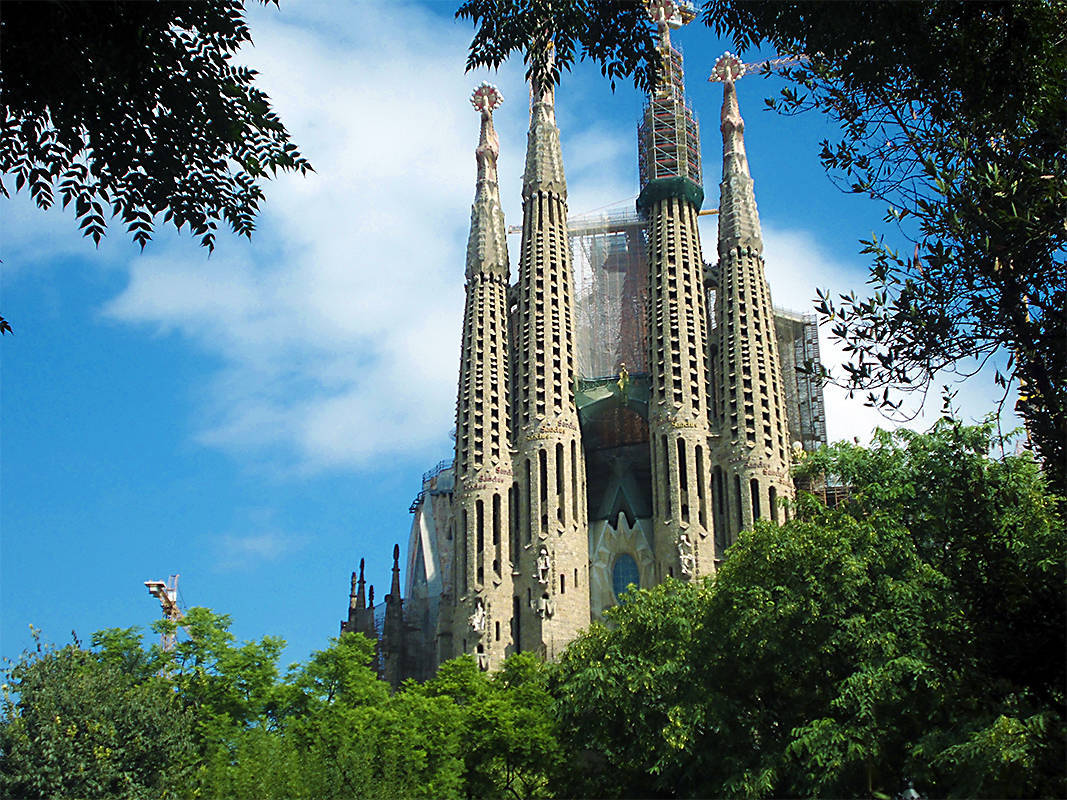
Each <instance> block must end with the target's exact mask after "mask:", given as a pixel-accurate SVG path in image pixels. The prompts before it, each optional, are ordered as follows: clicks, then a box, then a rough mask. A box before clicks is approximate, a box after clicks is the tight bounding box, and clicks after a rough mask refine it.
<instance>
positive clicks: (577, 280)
mask: <svg viewBox="0 0 1067 800" xmlns="http://www.w3.org/2000/svg"><path fill="white" fill-rule="evenodd" d="M568 227H569V229H570V237H571V253H572V259H573V264H574V286H575V293H574V299H575V302H574V312H575V323H576V328H577V329H576V331H575V349H576V351H577V353H576V355H577V360H578V377H580V378H584V379H595V378H604V377H607V376H610V375H618V374H619V372H620V371H621V370H622V368H623V366H624V365H625V367H626V369H627V370H628V371H629V372H631V373H644V372H648V321H647V311H646V300H647V298H648V247H647V244H646V235H645V231H646V223H645V221H644V220H643V219H642V218H641V217H639V216H638V215H637V213H636V212H632V211H629V212H614V213H612V214H603V215H591V216H586V217H572V218H571V219H569V220H568Z"/></svg>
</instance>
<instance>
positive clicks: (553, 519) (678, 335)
mask: <svg viewBox="0 0 1067 800" xmlns="http://www.w3.org/2000/svg"><path fill="white" fill-rule="evenodd" d="M649 6H650V9H651V12H652V14H653V18H654V19H655V20H656V23H657V27H658V30H659V39H660V41H659V51H660V53H661V56H662V58H663V66H664V70H663V73H662V74H663V78H662V80H661V82H660V84H659V86H658V87H657V89H656V91H654V92H653V93H652V94H651V96H650V97H649V98H648V103H647V104H646V106H645V109H644V113H643V117H642V121H641V124H640V127H639V129H638V155H639V158H638V161H639V172H640V178H641V187H640V195H639V198H638V203H637V213H633V212H629V213H625V214H615V215H611V216H602V217H597V218H593V217H587V218H574V217H570V218H569V217H568V209H567V184H566V179H565V177H564V170H563V156H562V149H561V146H560V131H559V129H558V128H557V126H556V119H555V105H554V92H553V91H549V92H547V93H545V94H543V95H540V96H533V97H532V98H531V102H530V120H529V122H530V125H529V134H528V140H527V150H526V161H525V170H524V172H523V181H522V226H521V235H520V239H519V248H520V249H519V257H518V275H517V280H516V282H515V283H514V284H510V262H509V259H508V248H507V241H506V236H507V229H506V228H505V226H504V217H503V212H502V211H501V207H500V190H499V186H498V182H497V170H496V165H497V158H498V156H499V144H498V140H497V136H496V133H495V131H494V128H493V112H494V111H495V110H496V108H497V107H498V106H499V105H500V103H501V101H502V98H501V96H500V93H499V92H498V91H497V90H496V89H495V88H494V87H492V86H490V85H489V84H483V85H482V86H480V87H478V88H477V89H476V90H475V92H474V95H473V97H472V102H473V104H474V106H475V108H476V109H477V110H478V112H479V114H480V117H481V134H480V140H479V144H478V148H477V151H476V160H477V179H476V190H475V200H474V206H473V209H472V211H471V225H470V238H469V241H468V247H467V260H466V273H465V279H466V303H465V307H464V314H463V330H462V336H461V347H460V370H459V388H458V393H457V400H456V447H455V453H454V456H453V458H452V459H450V460H448V461H443V462H441V463H440V464H438V465H437V466H436V467H435V468H433V469H432V470H430V471H429V472H427V473H425V474H424V475H423V482H422V490H421V491H420V492H419V495H418V497H416V499H415V501H414V502H413V503H412V505H411V511H412V512H413V514H414V522H413V525H412V530H411V537H410V539H409V545H408V548H407V564H406V575H407V581H406V589H405V595H406V596H405V597H404V598H403V599H402V598H401V592H400V573H401V568H400V566H399V555H400V553H399V550H398V549H394V558H393V574H392V586H391V591H390V593H389V595H388V596H387V598H386V602H385V603H384V609H383V608H381V607H379V608H377V609H376V608H375V607H374V601H373V594H371V599H370V601H369V602H367V601H366V600H365V598H364V591H363V588H364V578H363V570H362V565H361V568H360V573H359V577H358V578H357V577H356V576H355V575H353V578H352V580H353V583H352V590H351V597H350V601H349V614H348V619H347V620H346V621H345V623H343V625H342V630H343V631H345V630H350V631H357V632H361V633H365V634H368V635H377V636H378V637H379V639H380V646H379V659H378V661H379V668H380V670H381V673H382V675H383V677H385V678H386V679H388V680H389V682H390V683H392V684H393V685H394V686H395V685H398V684H399V682H400V681H401V680H403V679H404V678H407V677H413V678H416V679H418V680H424V679H426V678H429V677H431V676H432V675H433V673H434V671H435V670H436V668H437V666H438V665H439V664H440V663H441V662H442V661H444V660H447V659H449V658H453V657H456V656H461V655H467V656H470V657H472V658H474V659H475V661H476V663H477V664H478V665H479V666H480V667H481V668H482V669H485V670H495V669H498V668H499V667H500V665H501V663H502V661H503V659H505V658H506V657H507V656H508V655H511V654H512V653H517V652H523V651H527V652H533V653H536V654H538V655H539V656H541V657H543V658H548V659H552V658H556V657H558V656H559V654H560V653H561V651H562V650H563V648H565V647H566V645H567V644H568V643H569V642H570V641H572V640H573V639H574V638H575V636H577V635H578V634H579V633H580V631H581V630H582V629H583V628H585V627H586V626H588V625H589V623H590V620H592V619H600V618H601V616H602V614H603V612H604V611H605V610H606V609H608V608H610V607H611V606H612V605H614V604H615V603H617V602H618V599H619V596H620V595H621V594H623V593H624V592H626V591H627V590H628V587H629V586H632V585H637V586H639V587H647V586H652V585H654V584H656V583H659V582H661V581H664V580H669V579H681V580H697V579H701V578H705V577H710V576H712V575H714V573H715V571H716V568H717V565H718V564H719V563H720V562H721V560H722V559H723V558H724V557H726V554H727V550H728V548H729V546H730V545H731V544H732V543H733V542H734V540H735V539H736V538H737V535H738V533H739V532H740V531H741V530H743V529H745V528H749V527H751V526H752V525H753V524H754V523H755V522H756V521H757V520H769V521H774V522H778V521H782V520H784V519H785V518H786V515H787V514H788V511H789V506H788V503H787V501H788V500H789V499H791V498H792V495H793V485H792V481H791V479H790V475H789V465H790V458H791V453H792V452H793V451H794V450H795V449H796V448H804V449H809V450H810V449H815V448H817V447H818V446H819V445H820V444H823V443H825V440H826V432H825V420H824V415H823V405H822V389H821V386H820V385H819V384H818V383H816V382H815V380H814V379H813V378H811V377H810V376H808V375H806V374H805V373H804V372H803V371H802V370H798V369H797V367H798V365H800V364H803V363H804V362H807V361H811V360H815V361H817V360H818V357H819V353H818V339H817V335H816V334H817V329H816V327H815V323H814V320H813V319H811V318H808V317H805V316H803V315H799V314H795V313H791V312H787V311H783V310H781V309H775V308H774V307H773V305H772V303H771V296H770V290H769V288H768V286H767V282H766V277H765V274H764V263H763V239H762V234H761V230H760V222H759V216H758V213H757V210H756V202H755V194H754V189H753V181H752V177H751V175H750V173H749V167H748V159H747V156H746V154H745V145H744V136H743V134H744V122H743V121H742V119H741V114H740V110H739V106H738V102H737V92H736V87H735V81H736V80H737V79H738V78H739V77H740V76H741V75H742V74H743V71H744V65H742V64H741V63H740V62H739V61H738V60H737V59H736V58H735V57H733V56H731V55H729V54H726V55H725V56H723V57H722V58H720V59H719V60H718V61H717V62H716V65H715V71H714V74H713V76H712V80H719V81H721V82H722V83H723V91H724V95H723V107H722V114H721V130H722V137H723V167H722V183H721V184H720V203H719V209H718V211H717V212H716V211H714V210H708V211H701V205H702V203H703V200H704V189H703V178H702V174H701V156H700V137H699V129H698V126H697V121H696V118H695V116H694V114H693V111H692V108H691V107H690V105H689V104H688V102H687V101H686V98H685V86H684V75H683V71H682V55H681V52H680V51H679V50H678V49H676V48H675V46H674V45H673V44H672V43H671V29H672V28H676V27H679V26H681V25H683V24H685V23H686V22H688V21H689V20H690V19H692V18H693V16H694V15H693V12H692V11H691V10H690V9H688V8H687V7H686V6H684V5H680V4H677V3H675V2H673V0H651V2H650V3H649ZM714 213H718V214H719V230H718V260H717V263H715V264H709V263H706V262H705V261H704V257H703V254H702V252H701V246H700V232H699V228H698V218H699V217H700V216H702V215H703V214H714ZM372 592H373V589H372ZM383 611H384V613H381V612H383Z"/></svg>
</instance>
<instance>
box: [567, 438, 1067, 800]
mask: <svg viewBox="0 0 1067 800" xmlns="http://www.w3.org/2000/svg"><path fill="white" fill-rule="evenodd" d="M991 436H992V434H991V429H990V427H989V426H986V427H981V428H966V427H962V426H960V425H958V424H956V423H943V424H942V425H941V426H939V427H938V428H937V429H936V430H935V431H934V432H933V433H931V434H929V435H919V434H911V433H901V434H896V435H890V434H887V433H882V434H880V435H879V437H878V438H877V440H876V442H875V444H874V446H873V447H872V448H870V449H865V448H861V447H856V446H852V445H838V446H836V447H834V448H830V449H828V450H825V451H823V452H822V453H820V454H818V455H816V456H813V457H812V458H811V459H810V460H808V461H807V462H806V463H805V464H804V465H803V467H802V471H803V474H802V477H808V478H815V477H823V478H825V476H826V475H831V476H836V478H837V479H838V480H841V481H844V482H846V484H848V485H850V486H851V487H852V494H851V496H850V498H849V499H848V500H847V501H846V502H845V504H844V505H843V506H842V507H841V508H838V509H836V510H834V509H830V508H826V507H825V506H823V505H822V504H821V503H820V502H819V501H818V500H816V499H815V498H814V497H812V496H811V495H807V496H802V497H801V500H800V503H799V508H798V511H799V518H794V519H793V520H791V521H790V522H788V523H786V524H785V525H783V526H781V527H778V526H775V525H772V524H769V523H760V524H758V525H757V527H756V529H755V530H754V531H750V532H745V533H742V534H741V536H740V538H739V539H738V541H737V543H736V544H734V545H733V547H732V548H731V549H730V551H728V554H727V558H726V562H725V564H724V566H723V567H722V569H721V570H720V571H719V573H718V575H717V577H716V579H715V580H714V581H709V582H707V583H704V584H684V583H681V582H676V581H668V582H666V583H664V584H662V585H660V586H657V587H655V588H653V589H650V590H641V591H640V592H638V593H637V594H636V596H634V597H632V598H631V599H630V600H629V601H628V602H626V603H624V604H622V605H621V606H619V607H618V608H616V609H614V610H613V611H612V612H610V614H609V618H610V626H608V627H605V626H599V625H594V626H593V628H592V629H591V630H590V631H589V632H588V633H586V634H585V635H583V636H581V637H580V638H579V639H577V640H576V641H575V642H574V643H572V645H571V646H570V648H568V650H567V651H566V653H565V654H564V657H563V659H562V661H561V663H560V665H559V668H558V670H557V671H556V672H555V674H554V676H553V681H552V683H551V684H550V689H551V691H552V692H553V694H554V695H555V696H556V697H557V703H558V704H557V713H558V716H559V725H560V734H559V735H560V742H561V745H562V746H563V747H564V748H569V749H572V750H573V751H574V752H576V753H579V754H580V755H579V757H578V758H576V759H573V760H572V761H571V762H569V764H568V765H567V769H566V773H565V777H564V778H563V779H562V780H563V784H564V785H568V786H570V787H576V788H575V789H574V790H573V793H574V794H578V795H580V796H589V797H624V796H631V797H632V796H642V797H666V796H683V797H783V796H786V797H882V798H888V797H891V796H894V795H896V794H897V793H899V792H900V791H902V790H903V789H904V788H905V787H906V785H907V781H908V780H913V781H914V783H915V786H916V788H917V789H919V790H920V791H921V792H922V793H923V794H924V795H927V796H939V797H944V796H948V797H1039V796H1049V797H1055V796H1061V795H1062V794H1063V793H1064V792H1065V791H1067V783H1065V780H1067V776H1065V770H1064V766H1063V765H1064V763H1065V757H1067V751H1065V741H1067V739H1065V736H1067V708H1065V699H1064V684H1065V674H1067V673H1065V662H1067V656H1065V653H1067V642H1065V640H1064V637H1065V628H1067V620H1065V618H1064V603H1063V599H1064V567H1065V560H1067V538H1065V529H1064V522H1063V519H1062V517H1060V516H1059V515H1058V513H1057V511H1056V503H1055V502H1054V501H1055V498H1054V496H1053V495H1052V494H1051V493H1050V492H1049V490H1048V487H1047V484H1046V481H1045V478H1044V477H1043V476H1042V474H1041V473H1040V472H1039V471H1038V469H1037V468H1036V465H1035V464H1034V462H1033V461H1032V460H1031V459H1029V458H1027V457H1015V456H1009V457H1007V458H1005V459H1003V460H1000V461H997V460H993V459H990V458H989V457H988V455H987V453H988V450H989V445H990V444H991Z"/></svg>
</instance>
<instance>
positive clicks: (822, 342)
mask: <svg viewBox="0 0 1067 800" xmlns="http://www.w3.org/2000/svg"><path fill="white" fill-rule="evenodd" d="M763 238H764V257H765V261H766V270H767V280H768V283H769V284H770V286H771V292H772V295H773V300H774V303H775V305H776V306H779V307H783V308H787V309H789V310H791V311H798V312H803V313H809V314H810V313H814V312H813V307H814V305H815V297H816V293H815V289H816V287H819V288H822V289H829V290H830V291H831V292H832V293H834V294H837V293H841V292H847V291H849V290H855V291H856V292H857V293H861V292H863V291H864V290H865V289H866V288H867V287H866V286H865V282H866V280H867V265H866V264H865V263H864V262H862V261H861V260H859V259H857V260H856V262H855V263H850V264H842V263H839V262H837V261H835V260H834V259H833V258H832V257H830V256H829V255H828V254H827V252H826V250H825V249H824V248H822V247H820V245H819V243H818V241H817V239H816V237H815V236H814V235H813V234H812V233H811V232H809V231H803V230H787V229H782V228H778V227H776V226H774V225H773V224H767V221H766V220H764V221H763ZM712 241H713V240H712ZM819 350H820V354H821V357H822V362H823V364H824V365H825V366H827V367H828V368H829V369H830V371H831V374H832V375H836V376H842V375H843V371H842V369H841V364H843V363H844V362H845V361H846V360H847V354H846V353H845V351H844V349H843V347H842V345H841V343H840V342H838V341H835V340H834V339H833V338H832V337H831V335H830V332H829V330H828V326H826V325H822V326H820V329H819ZM945 385H947V386H948V387H949V389H950V390H951V391H955V392H957V394H956V397H955V399H954V401H953V406H954V408H956V409H957V410H958V412H959V415H960V416H961V417H962V418H963V419H964V420H965V421H968V422H977V421H980V420H981V419H983V418H984V417H985V416H986V415H987V414H989V413H990V412H993V411H995V406H996V403H997V402H998V401H999V399H1000V397H1001V394H1002V390H999V389H997V387H996V386H995V385H994V383H993V375H992V370H991V369H987V370H985V371H983V372H982V373H981V374H979V375H975V376H973V377H970V378H968V379H967V380H965V381H962V382H961V381H960V379H959V376H957V375H953V374H948V373H942V374H939V375H938V376H937V379H936V380H935V381H933V382H932V384H931V387H930V390H929V394H928V396H927V398H926V402H925V404H924V405H923V407H922V408H921V409H920V408H919V402H920V401H921V399H922V398H921V395H920V394H919V393H913V394H911V395H909V396H907V397H906V398H904V400H905V402H904V406H903V407H902V412H903V413H902V415H901V416H900V417H895V418H892V419H890V418H887V417H886V416H884V415H883V414H882V413H880V412H879V411H878V410H877V409H875V408H870V407H867V406H865V405H864V401H865V400H866V393H860V394H857V395H856V396H854V397H852V398H849V397H848V393H847V392H846V391H845V390H844V389H841V388H839V387H837V386H832V385H830V386H827V387H826V389H825V395H824V396H825V402H826V424H827V435H828V438H829V439H830V441H838V440H841V439H846V440H850V439H853V438H858V439H859V440H860V441H861V442H864V443H866V442H867V441H868V440H869V439H870V435H871V433H872V432H873V431H874V429H875V428H886V429H895V428H898V427H901V426H902V425H903V426H905V427H910V428H926V427H929V426H930V425H932V424H933V422H934V421H935V420H936V419H937V418H938V417H939V416H940V413H941V408H942V401H941V394H942V387H943V386H945ZM897 399H899V396H898V398H897ZM1010 409H1011V402H1009V403H1008V404H1007V406H1006V410H1007V412H1008V413H1006V414H1005V415H1004V419H1003V424H1004V425H1005V427H1006V428H1013V427H1016V426H1017V425H1018V424H1019V422H1018V419H1017V418H1016V417H1015V416H1014V414H1012V413H1010Z"/></svg>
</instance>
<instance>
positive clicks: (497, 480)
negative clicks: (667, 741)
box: [438, 83, 512, 669]
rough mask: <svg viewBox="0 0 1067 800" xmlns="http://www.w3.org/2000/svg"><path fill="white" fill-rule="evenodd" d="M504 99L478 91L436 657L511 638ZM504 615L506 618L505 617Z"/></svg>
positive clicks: (495, 653)
mask: <svg viewBox="0 0 1067 800" xmlns="http://www.w3.org/2000/svg"><path fill="white" fill-rule="evenodd" d="M501 102H503V97H502V96H501V94H500V92H499V90H497V88H496V87H495V86H492V85H490V84H488V83H483V84H482V85H481V86H479V87H478V88H477V89H475V90H474V94H473V95H472V96H471V103H472V105H473V106H474V107H475V108H476V109H477V110H478V112H479V114H480V115H481V136H480V139H479V143H478V149H477V151H476V156H477V161H478V179H477V188H476V190H475V197H474V206H473V208H472V210H471V232H470V239H469V240H468V245H467V268H466V275H467V300H466V306H465V308H464V312H463V344H462V349H461V354H460V374H459V391H458V397H457V401H456V457H455V462H454V470H455V489H454V491H453V497H452V506H451V512H450V516H449V523H448V524H449V538H450V539H452V540H453V541H455V550H456V552H455V557H454V559H453V563H452V569H451V571H450V572H451V574H450V575H446V576H445V582H444V587H443V589H442V607H443V609H446V610H447V611H448V612H450V613H446V611H443V612H442V613H441V615H440V618H439V624H438V657H439V659H440V660H445V659H448V658H452V657H453V656H455V655H459V654H462V653H470V654H473V655H475V656H476V658H477V659H478V664H479V666H481V667H482V668H483V669H490V668H496V667H498V666H499V665H500V663H501V662H502V661H503V659H504V656H505V655H506V651H507V648H508V647H509V645H510V638H511V637H510V635H509V626H508V625H507V619H508V612H509V611H510V607H511V570H510V565H511V559H512V556H511V553H510V552H509V550H508V545H509V540H508V537H507V531H508V529H509V523H508V520H509V510H510V504H509V502H508V500H509V492H508V489H509V487H510V486H511V444H510V439H509V436H508V411H509V409H508V316H507V315H508V300H507V292H508V273H509V263H508V252H507V242H506V240H505V228H504V214H503V212H502V211H501V208H500V190H499V188H498V186H497V172H496V162H497V157H498V155H499V152H500V146H499V142H498V140H497V136H496V132H495V131H494V129H493V111H494V110H495V109H496V108H497V107H498V106H499V105H500V104H501ZM501 618H503V619H504V621H505V624H504V625H503V626H501V624H500V620H501Z"/></svg>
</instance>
